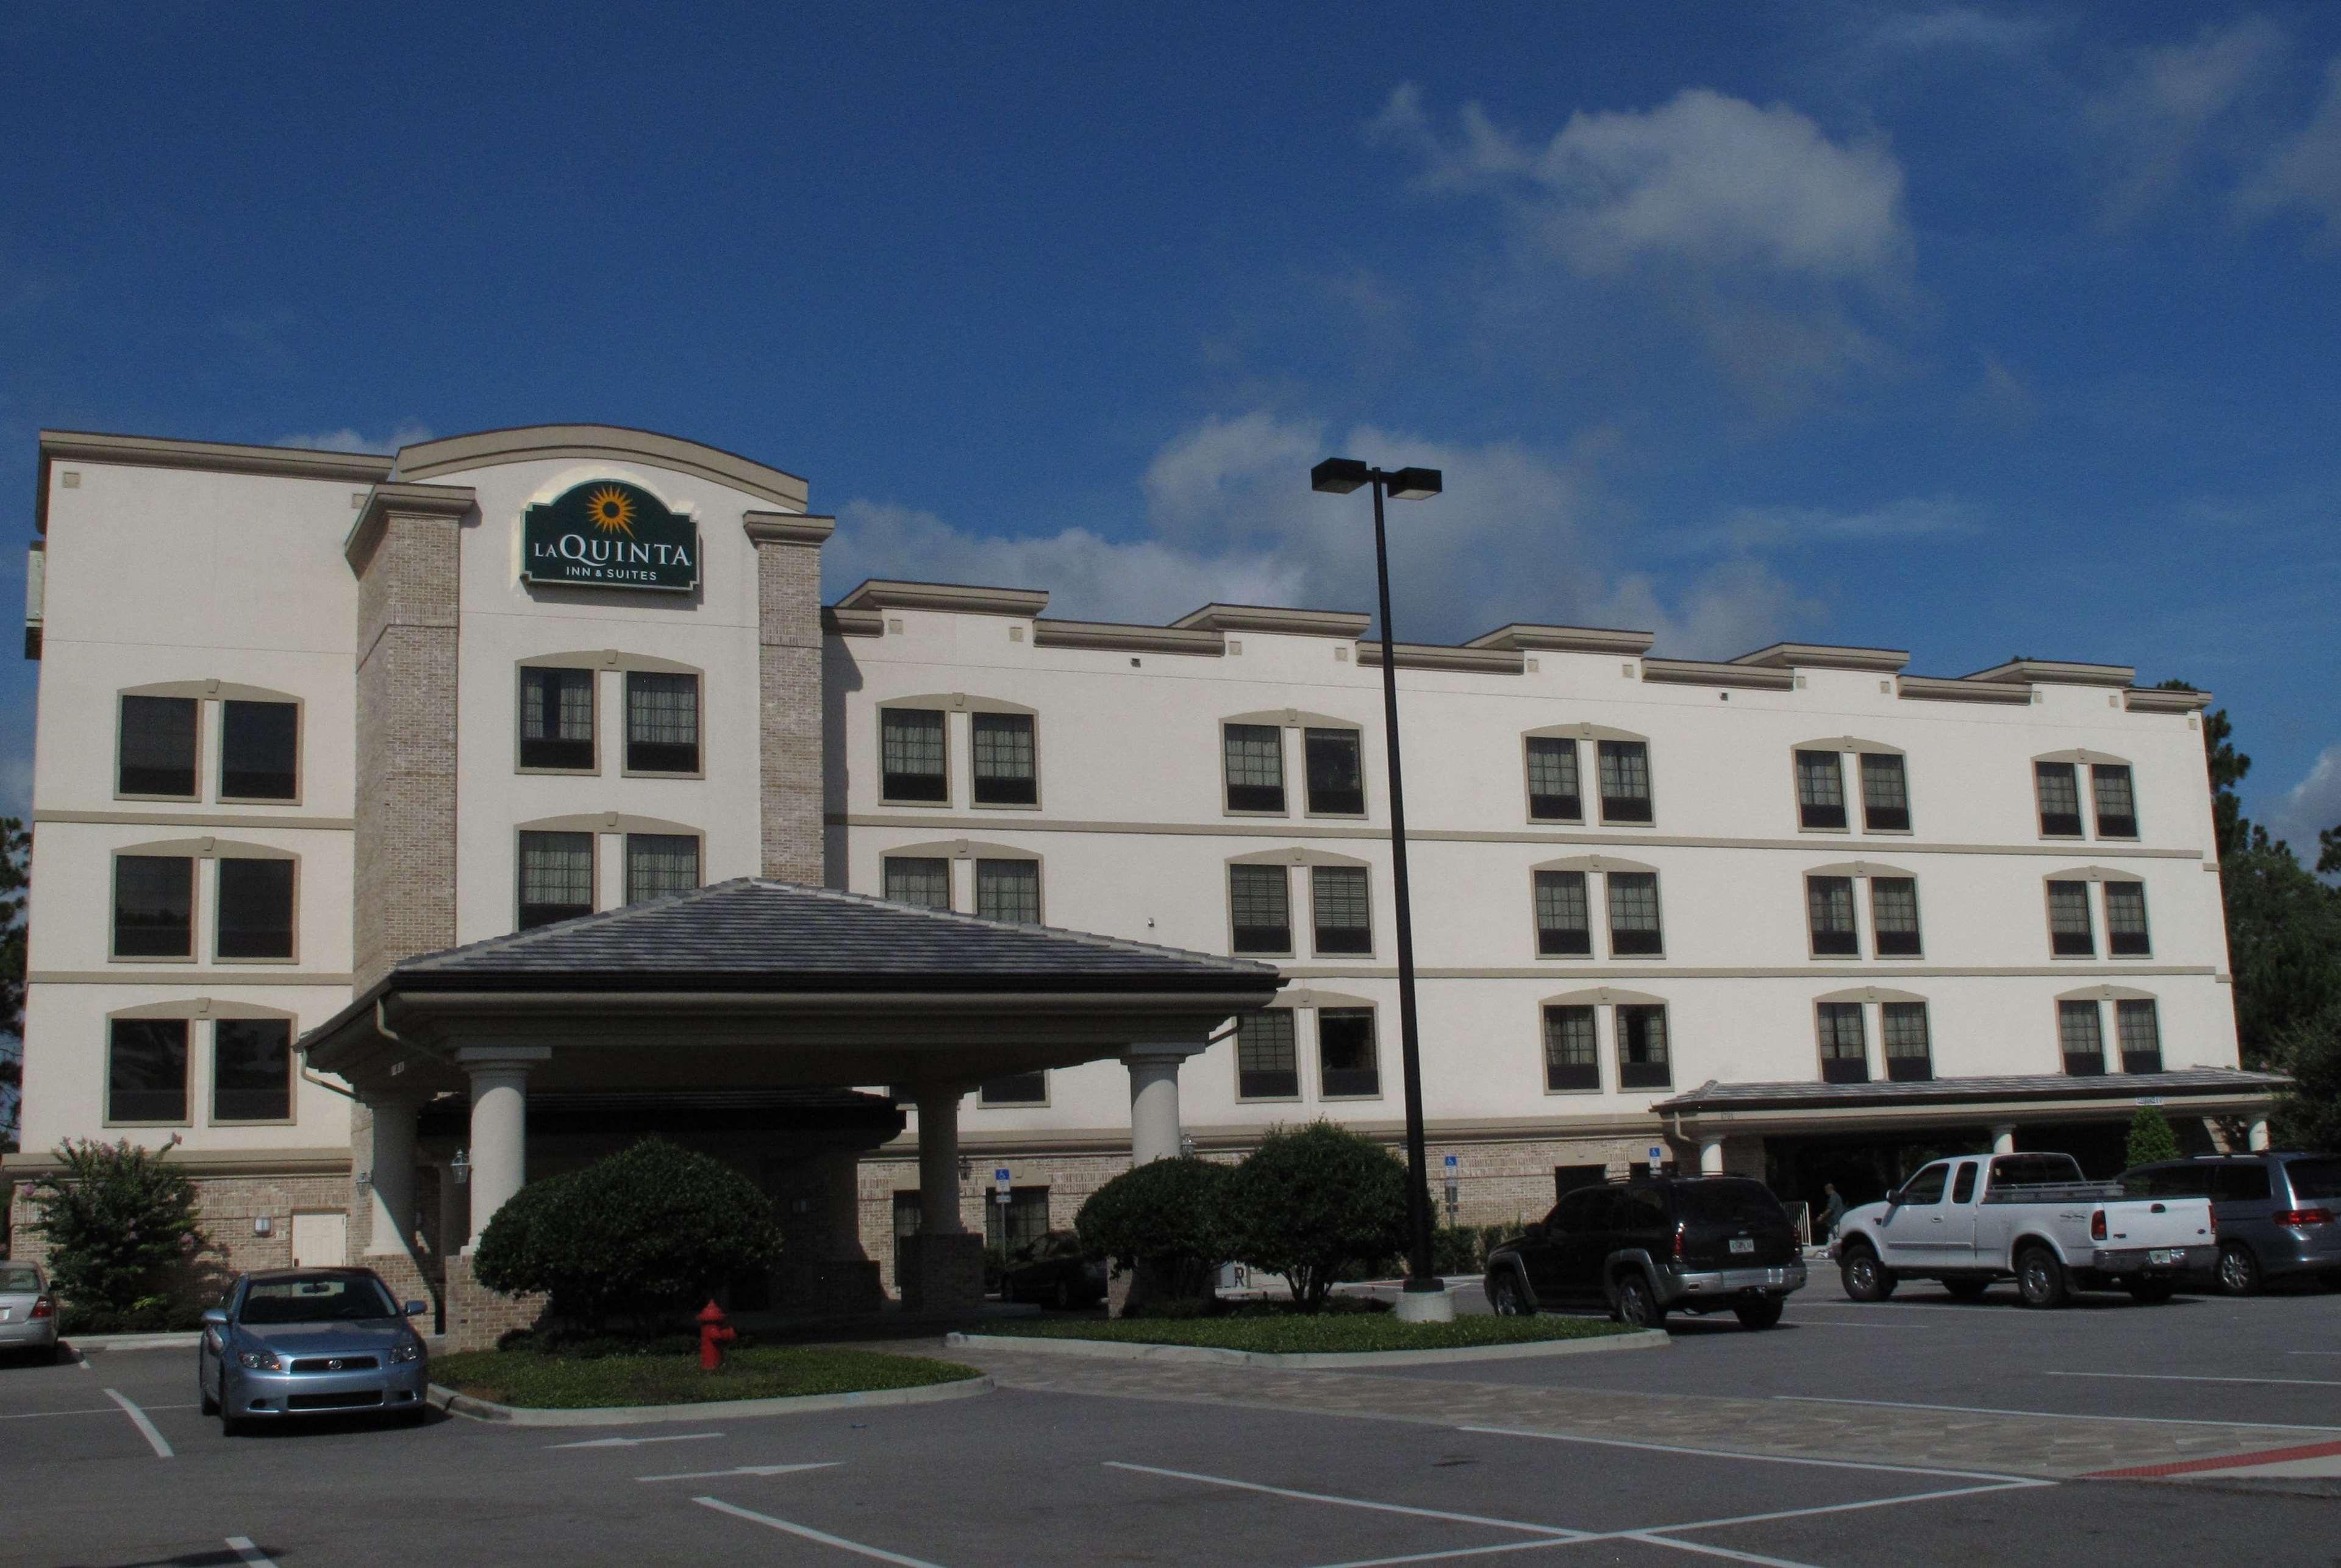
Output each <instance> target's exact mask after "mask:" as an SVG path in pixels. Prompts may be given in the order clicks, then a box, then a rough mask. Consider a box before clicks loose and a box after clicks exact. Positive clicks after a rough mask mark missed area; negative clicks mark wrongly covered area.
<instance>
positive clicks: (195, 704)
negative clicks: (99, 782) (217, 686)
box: [114, 691, 204, 800]
mask: <svg viewBox="0 0 2341 1568" xmlns="http://www.w3.org/2000/svg"><path fill="white" fill-rule="evenodd" d="M134 702H141V703H144V702H152V703H156V704H164V703H170V704H178V703H184V705H185V708H186V712H187V716H188V730H187V761H186V766H185V768H184V774H185V776H186V780H187V787H186V789H184V790H178V789H133V788H131V785H132V783H133V780H132V779H130V778H129V776H128V775H129V769H130V766H131V764H130V729H131V726H130V712H131V709H130V705H131V704H132V703H134ZM174 739H175V738H174ZM149 771H153V772H156V773H160V772H162V771H164V769H160V768H155V769H149ZM168 771H169V772H170V773H171V774H172V775H173V777H174V778H175V777H176V776H177V775H179V774H180V773H181V772H182V771H183V769H180V768H179V767H178V765H177V764H175V763H174V764H173V765H172V766H171V767H170V769H168ZM159 781H160V780H147V779H140V780H137V782H140V783H146V782H159ZM203 789H204V700H203V699H202V698H200V697H158V696H152V695H149V694H147V693H144V692H136V691H125V692H123V693H122V694H121V695H120V696H119V697H117V698H116V699H115V704H114V798H115V799H117V800H200V799H203Z"/></svg>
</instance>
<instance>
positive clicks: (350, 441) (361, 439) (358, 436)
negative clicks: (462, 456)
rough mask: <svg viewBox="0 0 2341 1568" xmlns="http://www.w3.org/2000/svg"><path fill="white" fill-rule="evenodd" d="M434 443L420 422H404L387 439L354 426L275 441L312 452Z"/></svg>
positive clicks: (391, 448)
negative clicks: (366, 432)
mask: <svg viewBox="0 0 2341 1568" xmlns="http://www.w3.org/2000/svg"><path fill="white" fill-rule="evenodd" d="M430 439H431V427H430V426H428V425H426V424H424V423H423V422H421V421H420V420H412V419H409V420H401V421H400V422H398V423H396V424H395V425H393V426H392V427H391V430H390V433H389V434H388V435H384V436H371V435H367V434H365V433H364V432H361V431H359V430H357V429H356V428H355V427H354V426H351V425H344V426H343V427H342V428H341V429H339V430H324V431H313V432H308V433H306V434H299V435H284V436H278V437H277V438H276V444H277V445H278V446H301V447H307V448H309V449H310V450H311V451H313V452H378V453H381V454H384V455H385V456H386V455H388V454H390V453H393V452H396V451H397V450H398V449H399V448H400V447H403V446H413V445H414V444H415V443H416V442H425V441H429V440H430Z"/></svg>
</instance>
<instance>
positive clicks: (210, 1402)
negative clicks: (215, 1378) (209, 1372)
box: [195, 1372, 220, 1415]
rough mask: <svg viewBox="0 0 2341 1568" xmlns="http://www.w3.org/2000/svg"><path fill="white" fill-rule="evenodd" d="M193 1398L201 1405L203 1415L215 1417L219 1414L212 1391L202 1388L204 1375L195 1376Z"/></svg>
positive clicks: (217, 1402) (217, 1404) (216, 1401)
mask: <svg viewBox="0 0 2341 1568" xmlns="http://www.w3.org/2000/svg"><path fill="white" fill-rule="evenodd" d="M195 1397H196V1399H197V1400H198V1401H199V1402H200V1403H201V1404H202V1405H203V1407H204V1414H205V1415H217V1414H219V1413H220V1409H219V1401H218V1400H216V1399H214V1398H213V1397H212V1391H211V1390H210V1389H208V1388H205V1387H204V1374H202V1373H200V1372H198V1373H197V1374H195Z"/></svg>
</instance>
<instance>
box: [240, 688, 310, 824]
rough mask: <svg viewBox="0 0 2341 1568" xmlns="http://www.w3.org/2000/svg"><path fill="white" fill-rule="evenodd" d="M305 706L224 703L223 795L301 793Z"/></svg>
mask: <svg viewBox="0 0 2341 1568" xmlns="http://www.w3.org/2000/svg"><path fill="white" fill-rule="evenodd" d="M300 771H301V708H300V705H299V704H298V703H294V702H244V701H235V700H230V701H226V702H223V703H221V704H220V799H223V800H291V799H295V798H296V797H297V796H298V795H299V793H300Z"/></svg>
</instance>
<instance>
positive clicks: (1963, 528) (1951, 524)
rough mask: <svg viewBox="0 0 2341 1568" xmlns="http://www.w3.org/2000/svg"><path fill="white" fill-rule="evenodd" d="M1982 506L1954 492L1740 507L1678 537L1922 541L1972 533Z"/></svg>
mask: <svg viewBox="0 0 2341 1568" xmlns="http://www.w3.org/2000/svg"><path fill="white" fill-rule="evenodd" d="M1985 515H1986V514H1985V510H1984V508H1983V507H1982V506H1981V505H1979V504H1977V502H1975V501H1962V500H1960V499H1959V498H1958V497H1957V496H1953V495H1931V496H1918V495H1914V496H1904V497H1902V498H1900V499H1898V500H1895V501H1887V502H1885V503H1884V504H1882V505H1879V506H1874V507H1871V508H1869V509H1868V510H1867V511H1829V510H1828V509H1827V508H1824V507H1810V506H1743V507H1738V508H1735V509H1734V510H1733V511H1730V512H1728V513H1727V514H1726V515H1725V516H1724V518H1723V519H1722V521H1719V522H1718V523H1716V524H1714V525H1713V526H1712V527H1708V528H1702V529H1694V530H1692V531H1689V532H1688V533H1686V534H1684V535H1683V536H1682V537H1681V539H1680V541H1679V544H1680V546H1681V548H1683V549H1685V550H1687V551H1706V550H1734V551H1755V550H1780V549H1795V548H1798V547H1801V546H1806V545H1813V544H1843V543H1852V542H1863V541H1877V540H1895V539H1921V538H1926V537H1928V536H1929V535H1941V534H1961V533H1975V532H1977V531H1980V530H1981V529H1982V527H1983V525H1984V520H1985Z"/></svg>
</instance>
